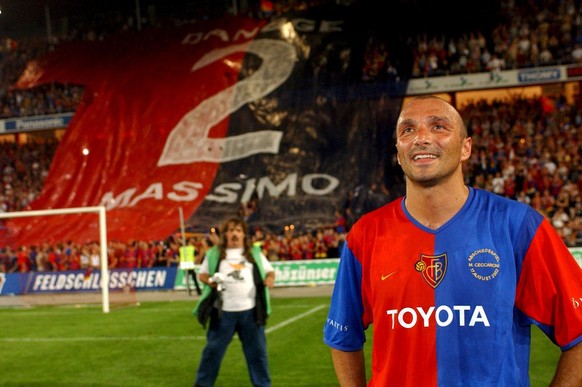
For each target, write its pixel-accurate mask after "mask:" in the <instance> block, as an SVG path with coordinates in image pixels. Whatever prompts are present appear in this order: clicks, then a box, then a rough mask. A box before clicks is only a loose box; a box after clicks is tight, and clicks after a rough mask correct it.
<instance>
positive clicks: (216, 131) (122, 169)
mask: <svg viewBox="0 0 582 387" xmlns="http://www.w3.org/2000/svg"><path fill="white" fill-rule="evenodd" d="M260 27H261V22H259V21H255V20H253V19H246V18H241V17H232V18H225V19H221V20H219V21H215V22H213V23H207V24H205V23H196V24H192V25H188V26H186V27H182V28H173V29H167V30H166V29H158V30H151V31H149V32H144V33H140V34H135V35H134V34H128V35H126V36H117V37H116V38H115V40H114V41H103V42H84V43H77V44H63V45H62V46H60V47H58V48H57V50H56V51H55V52H53V53H51V54H49V55H47V56H46V57H44V58H41V59H39V60H37V61H34V62H32V63H30V64H29V66H28V67H27V69H26V71H25V73H24V74H23V76H22V77H21V79H20V80H19V82H18V84H17V85H16V86H17V87H20V88H27V87H34V86H37V85H40V84H43V83H47V82H64V83H70V84H80V85H83V86H85V94H84V100H83V102H82V103H81V105H80V106H79V108H78V109H77V111H76V113H75V115H74V117H73V120H72V121H71V123H70V126H69V127H68V129H67V131H66V134H65V136H64V138H63V139H62V142H61V146H60V147H59V149H58V151H57V154H56V156H55V158H54V161H53V164H52V167H51V170H50V171H49V175H48V178H47V180H46V184H45V186H44V188H43V191H42V193H41V194H40V196H39V197H38V199H37V200H36V201H35V202H34V203H33V205H32V209H33V210H35V209H51V208H53V209H56V208H71V207H87V206H96V205H100V204H103V205H105V206H106V207H107V209H108V211H107V230H108V237H109V239H118V240H131V239H136V240H139V239H143V240H150V239H162V238H165V237H167V236H168V235H169V234H171V233H172V232H173V231H175V230H176V229H177V228H178V227H179V224H180V223H179V208H180V207H181V208H182V209H183V212H184V214H185V216H186V217H188V216H190V214H192V213H193V212H194V211H195V210H196V208H197V207H198V206H199V204H200V202H201V201H202V200H203V199H204V197H205V195H206V193H207V191H208V190H209V188H210V186H211V185H212V182H213V179H214V176H215V174H216V171H217V168H218V165H219V162H221V160H223V159H224V158H228V157H229V155H228V154H225V153H226V152H230V156H232V155H233V154H234V155H235V156H236V154H237V152H236V149H235V150H234V151H233V149H232V148H233V143H232V140H231V141H230V142H229V141H227V140H226V139H225V136H226V132H227V127H228V117H229V114H230V113H231V112H232V111H234V110H236V109H237V108H238V107H240V105H241V104H242V103H244V95H241V94H243V93H245V92H246V93H251V94H252V93H256V92H268V90H264V86H261V85H253V87H254V90H251V91H248V90H243V89H241V87H240V86H237V85H240V83H238V84H237V81H238V80H239V72H240V69H241V68H242V62H243V59H244V56H245V53H247V52H249V51H251V52H252V51H253V50H254V51H258V50H260V47H259V48H257V47H254V46H253V44H252V43H253V38H254V37H255V36H256V34H257V33H258V32H259V30H260ZM258 54H260V52H258ZM279 54H281V52H279ZM237 105H238V106H237ZM267 135H268V134H267ZM240 141H244V138H243V139H241V140H240ZM251 151H252V150H251ZM255 151H260V150H255ZM266 151H268V149H266ZM97 221H98V219H97V217H96V216H95V215H91V214H88V215H78V216H75V217H70V216H68V217H67V218H66V219H65V218H63V217H62V216H50V217H35V218H22V219H14V220H12V221H10V222H9V225H8V226H9V231H10V232H11V234H12V235H13V236H14V237H15V238H16V240H17V241H18V242H19V243H21V244H29V243H32V244H37V243H40V242H42V241H49V242H50V241H65V240H75V241H87V240H97V239H98V235H99V234H98V230H97V228H98V222H97Z"/></svg>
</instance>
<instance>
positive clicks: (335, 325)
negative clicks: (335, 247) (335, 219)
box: [323, 242, 366, 352]
mask: <svg viewBox="0 0 582 387" xmlns="http://www.w3.org/2000/svg"><path fill="white" fill-rule="evenodd" d="M361 283H362V267H361V264H360V262H359V261H358V260H357V259H356V257H355V256H354V254H353V252H352V251H351V250H350V248H349V246H348V243H347V242H346V243H344V245H343V248H342V252H341V256H340V261H339V266H338V272H337V276H336V280H335V285H334V289H333V294H332V298H331V304H330V308H329V312H328V316H327V320H326V322H325V325H324V328H323V341H324V343H325V344H327V345H328V346H330V347H332V348H335V349H338V350H341V351H348V352H352V351H358V350H360V349H362V347H363V346H364V343H365V342H366V336H365V333H364V326H363V323H362V314H363V310H364V307H363V303H362V293H361Z"/></svg>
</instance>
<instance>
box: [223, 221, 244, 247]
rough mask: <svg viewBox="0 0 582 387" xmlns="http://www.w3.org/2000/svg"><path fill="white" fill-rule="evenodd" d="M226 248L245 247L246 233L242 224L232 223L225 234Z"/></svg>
mask: <svg viewBox="0 0 582 387" xmlns="http://www.w3.org/2000/svg"><path fill="white" fill-rule="evenodd" d="M225 238H226V248H228V249H237V248H243V247H244V241H245V232H244V230H243V228H242V226H241V225H240V224H234V223H231V224H229V225H228V227H227V228H226V233H225Z"/></svg>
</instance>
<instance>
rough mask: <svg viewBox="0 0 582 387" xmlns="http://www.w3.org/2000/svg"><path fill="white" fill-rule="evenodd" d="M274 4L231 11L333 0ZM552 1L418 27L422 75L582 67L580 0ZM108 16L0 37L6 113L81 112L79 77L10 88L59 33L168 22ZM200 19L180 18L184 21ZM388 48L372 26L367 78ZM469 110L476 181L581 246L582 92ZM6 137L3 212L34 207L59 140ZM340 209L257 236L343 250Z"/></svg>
mask: <svg viewBox="0 0 582 387" xmlns="http://www.w3.org/2000/svg"><path fill="white" fill-rule="evenodd" d="M267 3H269V2H263V1H261V2H256V3H251V4H252V6H249V7H248V8H245V9H237V10H232V9H230V10H228V12H233V11H236V12H241V13H245V14H249V15H252V16H255V17H266V18H270V17H274V16H276V15H278V14H284V13H286V12H291V11H293V10H303V9H306V7H311V6H316V5H321V4H323V3H326V2H325V1H319V2H309V3H307V2H301V1H285V2H273V3H271V5H269V4H267ZM545 3H546V2H519V1H510V0H507V1H502V2H500V6H501V7H500V10H501V13H500V15H499V19H498V20H497V21H496V23H494V25H493V27H492V28H491V29H490V30H488V31H479V30H476V31H475V30H474V31H463V32H459V33H456V34H452V33H440V32H439V33H438V34H435V33H432V34H431V33H430V32H420V33H416V34H412V35H410V36H409V37H408V41H409V42H410V43H411V44H412V45H413V46H414V59H413V69H412V74H413V76H414V77H432V76H441V75H450V74H465V73H466V74H468V73H477V72H496V71H501V70H505V69H515V68H530V67H537V66H546V65H550V64H571V63H581V61H582V59H581V57H582V56H581V54H580V50H581V48H580V47H581V45H582V5H581V2H580V1H573V0H567V1H558V2H557V3H558V6H557V7H555V8H549V7H545V6H544V4H545ZM552 4H555V2H552ZM532 6H535V8H534V9H532V8H531V7H532ZM150 11H151V10H150ZM150 14H151V12H150ZM108 16H109V17H106V18H104V17H103V15H99V18H98V19H97V20H90V21H82V22H80V23H79V24H75V25H73V26H72V27H71V28H70V29H69V30H68V31H67V33H66V34H61V35H59V36H58V37H57V36H54V37H53V39H51V40H50V41H49V42H47V39H46V38H43V37H32V38H29V39H14V38H12V37H8V36H5V37H2V39H1V40H2V44H1V45H0V69H1V74H0V115H2V118H8V117H19V116H41V115H46V114H53V113H62V112H74V111H75V108H76V106H77V105H78V103H79V101H80V100H81V97H82V93H83V88H82V87H81V86H77V85H62V84H51V85H47V86H42V87H39V88H35V89H32V90H25V91H23V90H11V88H10V86H11V85H12V84H13V83H14V82H15V81H16V79H17V78H18V76H19V75H20V74H21V72H22V70H23V68H24V66H25V64H26V63H27V62H28V61H29V60H30V59H33V58H36V57H38V56H39V55H41V54H43V53H45V52H47V51H48V50H51V49H53V48H54V46H55V45H58V44H59V42H62V41H66V40H77V39H79V40H96V39H103V38H104V36H107V35H108V34H115V33H119V32H120V31H122V32H131V33H139V30H141V29H143V28H156V26H159V25H160V23H162V20H160V19H155V18H153V17H150V18H144V19H143V20H141V21H140V22H139V23H138V22H136V21H135V19H134V18H133V17H132V16H131V15H121V14H114V15H108ZM196 17H201V18H204V17H208V16H206V15H196ZM191 21H192V20H184V19H174V20H171V22H172V23H175V24H179V23H186V22H191ZM391 55H393V54H392V53H390V52H388V51H387V49H386V45H385V42H384V41H383V37H382V36H378V35H377V34H376V33H375V32H373V31H371V32H370V36H369V40H368V46H367V47H366V49H365V53H364V58H363V60H362V63H363V67H362V80H363V81H368V80H374V79H386V80H390V79H394V78H396V77H398V70H397V69H396V67H395V66H394V65H393V64H394V63H395V62H396V61H397V60H398V58H394V57H393V56H391ZM578 93H580V91H579V92H578ZM461 114H462V115H463V118H464V119H465V122H466V123H467V125H468V127H469V130H470V132H471V135H472V136H473V137H476V138H478V140H477V141H475V143H477V144H479V146H478V147H477V148H476V149H474V150H473V156H472V158H471V160H470V162H469V163H468V164H467V166H466V168H467V174H466V175H467V176H468V181H467V184H469V185H471V186H474V187H480V188H483V189H486V190H490V191H493V192H496V193H498V194H500V195H503V196H507V197H511V198H513V199H516V200H520V201H523V202H525V203H527V204H529V205H531V206H532V207H534V208H536V209H537V210H538V211H539V212H540V213H542V214H543V215H544V216H546V217H547V218H548V219H550V220H551V222H552V224H553V225H554V227H555V228H556V229H557V230H558V232H559V233H560V235H562V238H563V240H564V242H565V243H566V245H568V246H570V247H574V246H582V199H581V196H580V191H581V190H582V163H581V160H580V159H581V156H582V155H581V153H580V152H581V151H580V149H581V139H582V130H581V129H582V96H580V94H578V95H577V96H576V99H575V100H574V102H573V103H572V102H568V100H567V98H565V96H563V95H553V96H549V97H548V96H544V97H541V98H526V97H515V98H513V99H511V100H498V101H497V100H496V101H486V100H477V101H474V102H472V103H470V104H467V105H466V106H463V108H462V109H461ZM3 137H4V138H2V140H3V141H2V143H1V144H0V162H1V165H0V174H1V175H0V177H1V181H2V186H1V187H0V211H2V212H10V211H18V210H25V209H27V208H28V205H29V203H30V202H31V201H32V200H33V199H34V197H35V196H36V195H37V194H38V193H39V192H40V190H41V188H42V184H43V181H44V178H45V177H46V174H47V172H48V169H49V168H50V163H51V159H52V156H53V155H54V152H55V150H56V148H57V147H58V138H55V137H50V136H49V137H47V138H44V137H42V136H41V137H39V138H35V137H34V136H32V138H35V139H34V140H31V141H28V142H25V143H21V142H19V140H18V138H17V136H15V135H5V136H3ZM45 137H46V136H45ZM346 201H348V200H347V198H346ZM255 205H257V204H256V203H255ZM338 210H339V214H337V213H336V214H330V217H332V218H333V217H334V216H335V217H336V220H337V223H336V224H330V225H328V226H326V227H322V228H319V229H316V230H312V231H310V232H306V233H301V232H298V231H296V230H293V229H287V230H281V232H280V233H271V232H265V231H264V230H261V229H259V228H256V229H255V230H254V232H255V238H256V240H257V241H260V242H262V244H263V249H264V251H265V254H266V255H267V256H268V257H269V259H271V260H302V259H318V258H327V257H336V256H337V255H338V251H339V250H338V249H339V247H340V245H341V243H342V241H343V236H344V235H345V232H346V231H348V230H349V225H350V224H351V222H352V220H350V219H351V216H350V214H349V206H346V207H345V208H342V209H338ZM252 212H253V210H252V208H251V209H249V208H248V207H246V208H244V211H243V209H241V215H242V216H245V217H250V216H252ZM338 217H339V218H344V219H343V220H342V219H338ZM189 243H192V244H194V245H195V246H196V251H198V252H203V251H204V250H205V248H206V246H207V245H208V244H212V240H210V239H209V238H208V236H206V235H196V236H194V237H192V238H191V239H190V242H189ZM179 245H180V242H179V240H178V238H177V237H176V236H174V235H172V236H169V237H168V239H166V240H164V241H110V242H109V252H108V255H109V257H110V267H112V268H114V267H117V268H132V267H154V266H175V265H177V264H178V247H179ZM95 249H96V246H95V244H94V243H87V244H84V245H71V244H67V243H66V242H63V243H62V244H58V245H47V244H43V245H39V246H5V247H4V248H3V249H2V250H1V251H0V267H1V270H2V272H5V273H9V272H16V271H43V270H48V271H57V270H69V269H73V268H81V269H89V268H90V266H91V263H90V262H91V260H90V255H91V254H92V252H94V250H95ZM202 254H203V253H202ZM23 262H24V263H23Z"/></svg>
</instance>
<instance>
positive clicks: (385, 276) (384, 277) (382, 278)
mask: <svg viewBox="0 0 582 387" xmlns="http://www.w3.org/2000/svg"><path fill="white" fill-rule="evenodd" d="M394 274H396V272H395V271H393V272H392V273H390V274H386V275H382V276H381V277H380V279H381V280H382V281H384V280H385V279H386V278H388V277H390V276H392V275H394Z"/></svg>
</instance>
